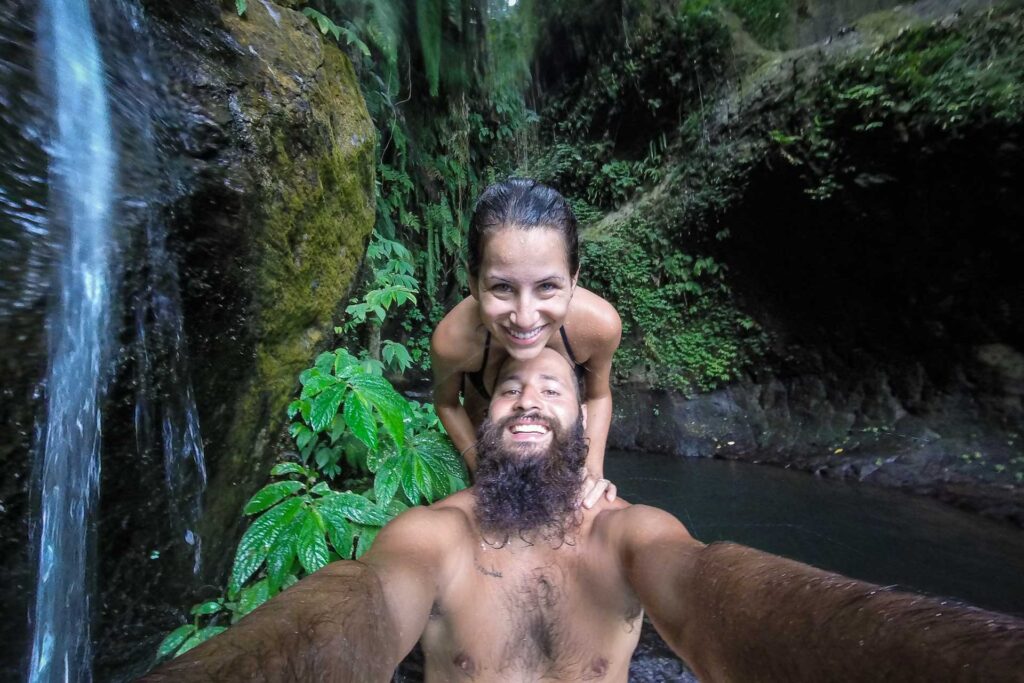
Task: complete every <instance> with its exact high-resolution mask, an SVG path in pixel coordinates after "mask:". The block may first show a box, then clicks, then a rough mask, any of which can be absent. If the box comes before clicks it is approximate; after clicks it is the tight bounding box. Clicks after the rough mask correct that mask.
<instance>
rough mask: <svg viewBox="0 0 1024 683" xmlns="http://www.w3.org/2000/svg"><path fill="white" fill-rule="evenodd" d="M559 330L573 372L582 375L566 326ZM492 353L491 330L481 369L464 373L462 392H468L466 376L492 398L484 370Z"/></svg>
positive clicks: (578, 376) (482, 392)
mask: <svg viewBox="0 0 1024 683" xmlns="http://www.w3.org/2000/svg"><path fill="white" fill-rule="evenodd" d="M558 332H559V333H560V334H561V335H562V343H563V344H565V352H566V353H567V354H569V360H570V361H572V369H573V372H575V373H576V378H577V379H579V378H580V377H582V375H583V372H584V367H583V365H582V364H581V363H580V362H579V361H577V360H576V354H574V353H573V352H572V345H571V344H570V343H569V337H568V335H566V334H565V327H559V328H558ZM490 353H491V331H490V330H488V331H487V338H486V339H485V340H484V360H483V362H482V363H480V369H479V370H475V371H473V372H466V373H463V375H462V393H466V378H467V377H468V378H469V383H470V384H472V385H473V388H474V389H476V393H478V394H480V395H481V396H482V397H483V398H484V400H486V401H490V400H491V392H489V391H488V390H487V387H486V386H485V385H484V371H485V370H487V357H488V356H489V355H490Z"/></svg>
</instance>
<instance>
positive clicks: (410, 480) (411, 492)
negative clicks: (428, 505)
mask: <svg viewBox="0 0 1024 683" xmlns="http://www.w3.org/2000/svg"><path fill="white" fill-rule="evenodd" d="M417 462H418V460H417V459H416V458H415V457H405V458H402V461H401V470H400V473H399V475H400V476H399V481H400V482H401V483H402V491H404V492H405V497H406V498H408V499H409V502H410V503H412V504H413V505H417V504H418V503H419V502H420V488H419V485H418V483H417V476H416V463H417Z"/></svg>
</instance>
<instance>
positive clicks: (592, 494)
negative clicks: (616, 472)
mask: <svg viewBox="0 0 1024 683" xmlns="http://www.w3.org/2000/svg"><path fill="white" fill-rule="evenodd" d="M609 487H610V489H609ZM609 492H610V493H611V497H610V498H608V500H615V485H614V484H612V483H611V482H610V481H608V480H607V479H593V478H592V477H590V476H587V478H586V479H585V480H584V482H583V507H585V508H587V509H588V510H589V509H590V508H592V507H594V506H595V505H597V501H599V500H601V496H602V495H604V496H608V494H609Z"/></svg>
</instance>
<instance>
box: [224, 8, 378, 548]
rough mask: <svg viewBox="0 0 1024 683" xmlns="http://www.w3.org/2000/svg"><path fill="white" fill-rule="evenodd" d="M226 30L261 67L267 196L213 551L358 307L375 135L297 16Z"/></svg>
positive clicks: (254, 80)
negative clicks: (307, 372) (337, 329)
mask: <svg viewBox="0 0 1024 683" xmlns="http://www.w3.org/2000/svg"><path fill="white" fill-rule="evenodd" d="M223 21H224V24H225V26H226V27H227V29H228V30H229V31H230V32H231V33H232V34H233V36H234V37H235V38H236V39H237V40H238V42H239V43H240V44H241V45H243V46H245V47H246V48H247V49H246V50H243V51H242V53H241V54H245V55H247V56H249V55H251V56H252V58H251V59H248V58H246V59H240V60H239V63H238V65H237V71H238V76H237V77H238V82H239V83H241V84H243V85H242V86H241V87H240V88H239V90H238V92H237V93H236V102H235V104H237V107H236V108H235V109H234V111H235V115H236V116H241V117H243V118H244V119H245V120H246V125H247V128H246V130H247V131H249V132H250V133H251V135H252V139H250V140H247V141H246V142H247V143H248V144H250V145H251V146H252V148H253V150H254V153H253V155H252V157H253V159H254V161H253V163H252V168H251V172H252V174H253V176H254V177H255V178H257V179H258V182H259V191H258V192H256V193H254V195H253V196H251V197H250V204H249V205H248V206H247V207H246V209H247V212H248V219H249V220H248V226H247V232H246V234H245V235H244V239H245V243H244V244H240V245H239V250H240V252H241V254H242V256H241V257H240V260H242V261H244V263H245V264H246V270H247V271H248V278H247V282H246V284H247V285H248V286H249V287H251V290H250V292H249V295H250V297H251V304H250V307H249V311H248V315H249V335H250V336H249V339H245V340H239V343H240V344H242V345H248V344H252V346H251V353H252V365H251V371H250V375H249V376H248V377H246V378H244V379H243V380H241V381H240V382H239V383H238V389H237V391H235V392H234V393H233V394H232V395H231V396H225V397H223V400H224V402H225V407H226V409H228V410H230V413H229V414H230V415H231V416H232V417H231V419H230V424H229V426H228V427H227V430H226V434H225V435H224V436H223V442H224V443H225V444H226V452H225V453H224V454H223V455H222V459H221V460H220V461H219V462H218V463H217V466H216V471H215V472H214V477H215V478H214V480H213V481H212V482H211V486H210V490H211V491H216V492H217V493H216V495H211V496H210V500H209V501H208V507H207V512H206V513H205V518H204V519H205V521H204V525H206V526H207V529H208V530H214V531H213V534H212V536H213V537H215V538H216V539H217V540H216V541H211V542H219V541H222V540H223V539H225V538H230V533H227V534H225V533H224V529H227V528H229V527H230V525H231V524H234V523H235V520H237V517H238V511H239V509H240V507H241V505H242V502H243V500H244V497H245V496H246V495H248V494H249V493H251V490H252V489H253V488H254V487H255V485H256V484H257V483H258V481H259V480H260V479H262V478H263V477H265V473H266V467H267V465H268V463H269V462H270V459H271V458H272V457H274V456H275V455H276V453H275V452H274V450H273V448H272V446H273V444H274V443H275V442H276V439H277V437H278V435H279V433H280V432H281V430H282V428H283V426H284V424H285V423H286V413H285V408H286V406H287V403H288V401H289V400H290V398H291V396H292V394H293V393H294V390H295V387H296V386H297V379H296V378H297V376H298V373H299V372H300V371H301V370H302V369H303V368H305V367H307V366H308V364H309V361H310V359H311V358H312V357H314V356H315V355H316V352H317V351H318V350H320V349H321V348H322V345H323V343H324V341H325V339H326V338H327V335H328V334H329V333H330V330H331V327H332V326H333V324H334V323H335V320H334V318H335V315H336V313H337V312H338V311H339V309H341V308H342V307H343V305H344V302H345V301H346V299H347V297H348V294H349V289H350V287H351V285H352V283H353V281H354V279H355V276H356V271H357V269H358V267H359V264H360V261H361V259H362V257H363V252H364V250H365V247H366V241H367V238H368V237H369V233H370V231H371V229H372V227H373V219H374V158H373V149H374V142H375V140H374V130H373V126H372V123H371V121H370V117H369V114H368V113H367V111H366V105H365V103H364V101H363V99H362V95H361V94H360V91H359V86H358V82H357V79H356V76H355V72H354V70H353V68H352V65H351V64H350V63H349V61H348V59H347V58H346V57H345V56H344V55H343V54H342V53H341V51H340V50H338V49H337V48H336V47H335V46H334V45H332V44H328V43H325V42H324V41H323V40H322V39H321V37H320V36H319V35H318V34H317V33H316V32H315V30H314V29H313V28H312V26H311V25H310V23H309V21H308V20H307V19H306V17H304V16H303V15H302V14H300V13H298V12H293V11H290V10H283V11H280V13H279V16H278V17H276V18H275V17H271V16H270V15H269V13H268V11H267V9H266V8H265V7H264V6H263V5H262V4H260V3H251V4H250V10H249V11H248V12H247V13H246V16H245V18H243V19H240V18H238V17H237V16H235V15H234V14H233V13H231V12H227V11H225V13H224V14H223ZM240 220H244V217H240ZM246 348H249V347H248V346H247V347H246ZM211 552H217V548H211Z"/></svg>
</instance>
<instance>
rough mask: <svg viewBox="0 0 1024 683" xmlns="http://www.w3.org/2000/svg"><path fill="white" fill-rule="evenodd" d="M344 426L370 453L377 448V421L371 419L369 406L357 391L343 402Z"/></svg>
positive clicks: (371, 414)
mask: <svg viewBox="0 0 1024 683" xmlns="http://www.w3.org/2000/svg"><path fill="white" fill-rule="evenodd" d="M344 415H345V424H347V425H348V428H349V429H351V430H352V434H353V435H354V436H355V437H356V438H357V439H359V440H360V441H362V442H363V443H364V444H366V447H367V448H369V449H370V450H371V451H372V450H374V449H376V448H377V421H376V420H374V419H373V413H372V412H371V411H370V406H369V404H368V403H367V402H366V399H365V398H363V397H362V396H361V395H360V393H359V392H358V391H353V392H352V393H351V394H349V396H348V400H346V401H345V410H344Z"/></svg>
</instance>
